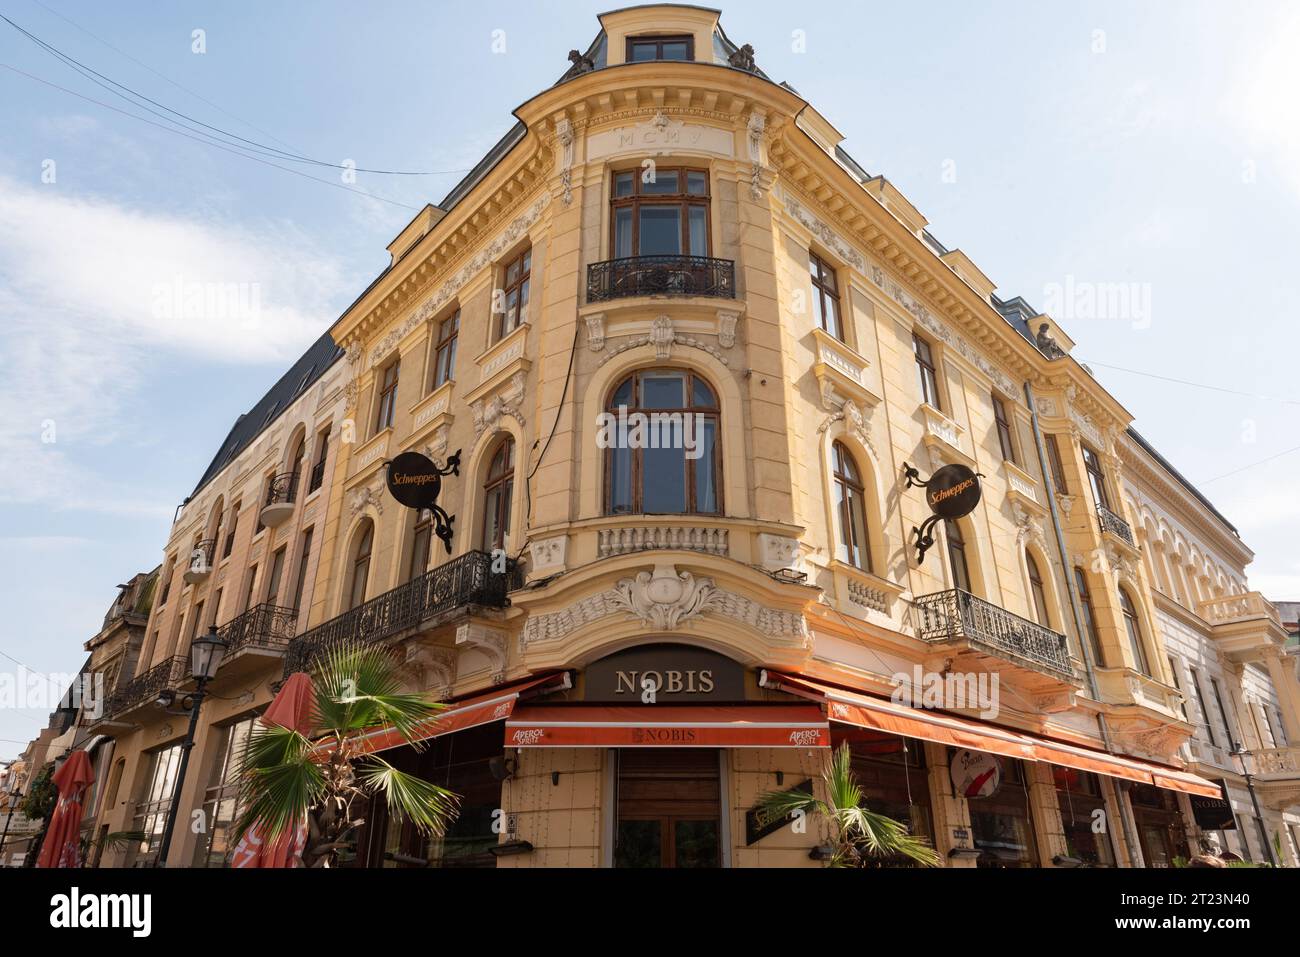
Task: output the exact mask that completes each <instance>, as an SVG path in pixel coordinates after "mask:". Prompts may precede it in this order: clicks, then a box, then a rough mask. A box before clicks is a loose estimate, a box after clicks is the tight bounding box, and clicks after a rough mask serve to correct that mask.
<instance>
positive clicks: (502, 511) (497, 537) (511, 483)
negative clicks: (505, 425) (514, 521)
mask: <svg viewBox="0 0 1300 957" xmlns="http://www.w3.org/2000/svg"><path fill="white" fill-rule="evenodd" d="M514 493H515V440H514V439H513V438H511V437H510V436H506V437H505V439H503V440H502V441H501V444H500V445H499V446H497V450H496V452H494V453H493V454H492V461H491V463H490V464H489V465H488V471H487V478H485V479H484V481H483V547H484V548H485V549H494V548H504V547H505V541H506V536H507V535H509V534H510V503H511V500H512V499H513V498H514Z"/></svg>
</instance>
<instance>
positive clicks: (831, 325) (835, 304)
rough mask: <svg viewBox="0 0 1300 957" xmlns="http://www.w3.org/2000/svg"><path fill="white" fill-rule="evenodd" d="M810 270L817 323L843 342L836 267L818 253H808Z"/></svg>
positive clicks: (823, 329)
mask: <svg viewBox="0 0 1300 957" xmlns="http://www.w3.org/2000/svg"><path fill="white" fill-rule="evenodd" d="M808 271H809V273H810V274H811V276H812V289H813V312H815V313H816V314H817V325H818V326H819V327H820V328H821V329H822V331H824V332H828V333H830V334H831V335H832V336H834V337H835V338H836V339H839V340H840V341H841V342H843V341H844V327H843V325H842V324H841V322H840V290H839V283H838V281H837V280H836V278H835V269H834V268H833V267H832V266H831V265H830V264H829V263H827V262H826V261H825V260H824V259H822V258H821V257H820V256H818V255H817V254H816V253H813V252H810V253H809V254H808Z"/></svg>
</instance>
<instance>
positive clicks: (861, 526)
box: [831, 442, 872, 571]
mask: <svg viewBox="0 0 1300 957" xmlns="http://www.w3.org/2000/svg"><path fill="white" fill-rule="evenodd" d="M831 481H832V482H833V484H834V502H835V516H836V520H837V521H838V523H839V529H838V531H839V536H838V540H837V541H836V543H835V557H836V558H838V559H839V560H840V561H842V562H846V563H848V564H849V565H852V566H853V567H854V568H861V569H862V570H863V571H872V567H871V542H870V539H869V537H868V534H867V513H866V501H867V499H866V493H865V491H864V488H863V484H862V477H861V474H860V473H859V472H858V466H857V463H856V462H854V461H853V456H852V455H851V454H850V453H849V450H848V449H846V448H845V447H844V443H842V442H836V443H834V444H833V445H832V446H831Z"/></svg>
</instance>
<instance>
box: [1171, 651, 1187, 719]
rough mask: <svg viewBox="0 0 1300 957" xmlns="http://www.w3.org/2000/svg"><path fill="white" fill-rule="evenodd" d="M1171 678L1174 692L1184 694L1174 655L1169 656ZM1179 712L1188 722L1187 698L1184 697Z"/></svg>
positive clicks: (1179, 704) (1179, 705)
mask: <svg viewBox="0 0 1300 957" xmlns="http://www.w3.org/2000/svg"><path fill="white" fill-rule="evenodd" d="M1169 676H1170V677H1171V678H1173V679H1174V690H1175V691H1177V692H1178V693H1179V694H1180V695H1182V694H1183V683H1182V681H1180V680H1179V678H1178V662H1176V661H1174V657H1173V655H1170V656H1169ZM1178 710H1179V711H1180V712H1182V715H1183V720H1184V721H1186V720H1187V696H1186V695H1183V698H1182V700H1181V701H1180V702H1179V703H1178Z"/></svg>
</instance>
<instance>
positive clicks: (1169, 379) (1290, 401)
mask: <svg viewBox="0 0 1300 957" xmlns="http://www.w3.org/2000/svg"><path fill="white" fill-rule="evenodd" d="M1085 364H1086V365H1089V366H1099V367H1100V368H1102V369H1112V370H1114V371H1115V372H1127V373H1128V374H1129V375H1138V376H1143V377H1145V378H1147V379H1159V380H1160V381H1161V382H1173V383H1175V384H1177V385H1185V386H1190V387H1191V388H1193V389H1208V390H1209V391H1211V392H1223V393H1225V394H1227V395H1240V396H1245V397H1246V398H1248V399H1262V400H1264V401H1265V402H1281V403H1283V404H1285V405H1300V400H1298V399H1284V398H1280V397H1278V396H1270V395H1261V394H1260V393H1258V392H1244V391H1242V390H1240V389H1229V388H1227V387H1225V386H1219V385H1208V384H1206V383H1204V382H1191V381H1189V380H1187V379H1176V378H1174V377H1173V376H1167V375H1158V374H1157V373H1155V372H1142V371H1140V370H1138V369H1125V368H1124V367H1123V366H1112V365H1107V364H1106V363H1105V362H1092V361H1091V360H1089V361H1087V362H1086V363H1085Z"/></svg>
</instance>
